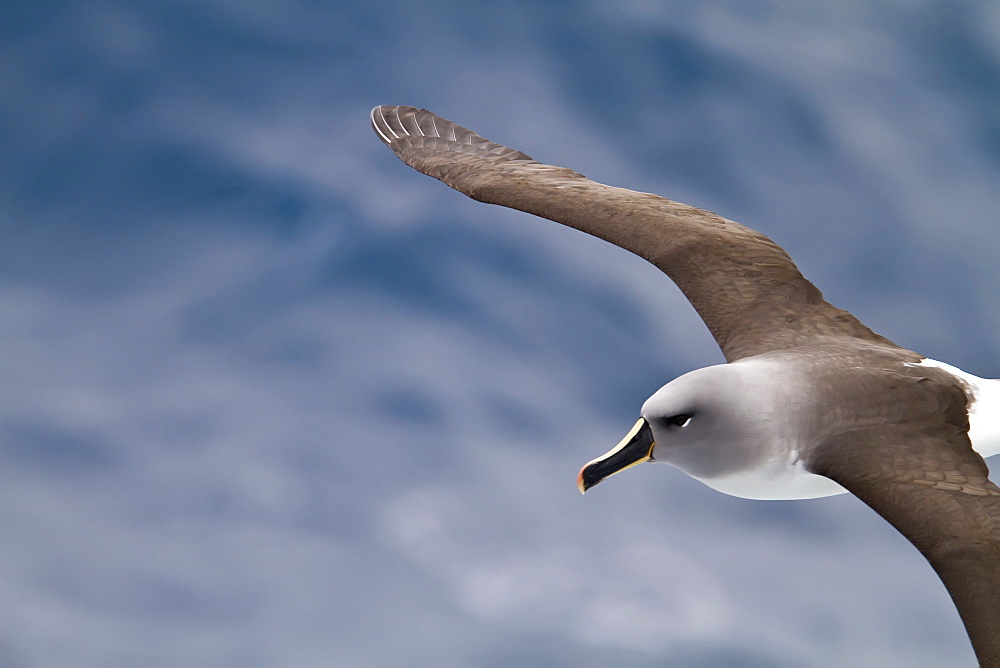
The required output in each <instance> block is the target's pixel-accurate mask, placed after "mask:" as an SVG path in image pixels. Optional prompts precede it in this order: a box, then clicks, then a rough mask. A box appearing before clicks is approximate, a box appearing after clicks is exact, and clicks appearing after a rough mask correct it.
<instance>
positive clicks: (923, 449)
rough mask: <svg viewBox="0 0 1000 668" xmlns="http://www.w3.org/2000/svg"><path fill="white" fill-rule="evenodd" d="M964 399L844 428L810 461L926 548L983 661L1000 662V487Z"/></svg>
mask: <svg viewBox="0 0 1000 668" xmlns="http://www.w3.org/2000/svg"><path fill="white" fill-rule="evenodd" d="M959 403H960V402H955V404H954V405H952V406H951V407H949V408H950V410H949V411H945V412H943V413H940V414H939V416H940V417H941V419H938V420H937V421H936V422H935V420H929V421H926V422H924V423H920V424H909V425H907V424H895V425H891V426H884V427H870V428H867V429H859V430H856V431H851V432H847V433H845V434H841V435H839V436H836V437H834V438H832V439H830V440H829V441H828V442H826V443H824V444H823V445H822V446H820V448H818V450H817V453H816V458H815V459H814V461H813V462H812V464H811V465H810V469H811V470H813V471H814V472H816V473H820V474H822V475H825V476H827V477H828V478H832V479H833V480H835V481H837V482H838V483H840V484H841V485H842V486H843V487H845V488H846V489H847V490H848V491H850V492H852V493H853V494H855V495H856V496H858V497H859V498H860V499H861V500H862V501H864V502H865V503H866V504H868V505H869V506H871V508H872V509H874V510H875V512H877V513H878V514H879V515H881V516H882V517H884V518H885V519H886V520H888V521H889V522H890V523H891V524H892V525H893V526H894V527H896V529H898V530H899V532H900V533H902V534H903V535H904V536H906V538H907V539H908V540H909V541H910V542H911V543H913V545H914V546H916V548H917V549H918V550H920V552H921V553H923V555H924V556H925V557H926V558H927V560H928V561H929V562H930V564H931V566H932V567H933V568H934V570H935V571H936V572H937V574H938V575H939V576H940V578H941V580H942V582H944V585H945V587H946V588H947V589H948V593H949V594H951V597H952V600H953V601H954V602H955V606H956V607H957V608H958V612H959V614H960V615H961V616H962V621H963V622H964V623H965V628H966V630H967V631H968V633H969V638H970V639H971V640H972V645H973V647H974V649H975V651H976V656H977V658H978V659H979V662H980V664H981V665H983V666H1000V489H998V488H997V486H996V485H995V484H993V483H992V482H990V480H989V479H988V477H987V476H988V474H989V471H988V469H987V467H986V463H985V462H984V461H983V459H982V457H980V456H979V455H978V454H977V453H976V452H975V451H974V450H973V449H972V446H971V444H970V443H969V439H968V436H967V434H966V429H967V424H966V426H965V428H963V425H962V424H961V423H962V422H963V420H964V418H963V417H962V413H961V410H960V409H961V407H960V406H959V405H957V404H959ZM949 413H950V415H949Z"/></svg>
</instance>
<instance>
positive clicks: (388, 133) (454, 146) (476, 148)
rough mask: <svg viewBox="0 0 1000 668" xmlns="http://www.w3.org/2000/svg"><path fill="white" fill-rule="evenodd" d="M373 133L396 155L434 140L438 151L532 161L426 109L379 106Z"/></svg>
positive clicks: (526, 155)
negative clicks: (425, 140)
mask: <svg viewBox="0 0 1000 668" xmlns="http://www.w3.org/2000/svg"><path fill="white" fill-rule="evenodd" d="M369 117H370V118H371V124H372V129H373V130H375V134H377V135H378V137H379V139H381V140H382V142H383V143H384V144H385V145H386V146H388V147H389V148H391V149H392V150H393V151H395V152H396V153H397V154H398V153H399V151H400V150H401V149H402V148H404V147H412V146H414V145H416V144H413V143H412V142H413V141H423V140H422V139H417V138H424V137H427V138H434V139H438V140H442V141H439V142H438V143H436V144H432V145H436V146H438V147H443V146H447V147H449V148H450V149H451V150H454V151H456V152H459V153H474V154H478V155H481V156H488V155H491V156H492V157H495V158H500V159H504V160H525V161H532V162H533V159H532V157H531V156H529V155H528V154H526V153H523V152H521V151H516V150H514V149H512V148H509V147H507V146H504V145H503V144H498V143H496V142H493V141H490V140H489V139H486V138H485V137H482V136H481V135H479V134H477V133H475V132H473V131H472V130H469V129H468V128H465V127H462V126H461V125H458V124H457V123H455V122H453V121H449V120H448V119H446V118H443V117H441V116H438V115H436V114H434V113H433V112H430V111H427V110H426V109H418V108H417V107H410V106H405V105H399V106H397V105H386V104H383V105H378V106H376V107H374V108H373V109H372V110H371V113H370V114H369Z"/></svg>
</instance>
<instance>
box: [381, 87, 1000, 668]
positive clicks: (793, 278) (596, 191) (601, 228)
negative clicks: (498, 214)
mask: <svg viewBox="0 0 1000 668" xmlns="http://www.w3.org/2000/svg"><path fill="white" fill-rule="evenodd" d="M371 121H372V127H373V128H374V129H375V132H376V133H377V134H378V136H379V138H380V139H381V140H382V141H383V142H385V143H386V144H387V145H388V146H389V148H391V149H392V150H393V151H394V152H395V153H396V155H397V156H399V158H400V159H401V160H402V161H403V162H405V163H406V164H407V165H409V166H410V167H413V168H414V169H416V170H418V171H420V172H423V173H424V174H427V175H429V176H433V177H434V178H436V179H439V180H440V181H443V182H444V183H446V184H447V185H449V186H451V187H452V188H454V189H455V190H458V191H459V192H462V193H464V194H466V195H468V196H469V197H471V198H472V199H475V200H479V201H481V202H487V203H489V204H499V205H501V206H506V207H510V208H513V209H519V210H521V211H526V212H528V213H532V214H535V215H537V216H541V217H543V218H548V219H550V220H554V221H556V222H557V223H562V224H563V225H567V226H569V227H573V228H576V229H578V230H581V231H583V232H586V233H588V234H592V235H594V236H595V237H599V238H601V239H604V240H605V241H609V242H611V243H613V244H615V245H616V246H620V247H622V248H624V249H626V250H628V251H631V252H633V253H635V254H636V255H638V256H639V257H641V258H643V259H645V260H647V261H649V262H651V263H652V264H654V265H655V266H656V267H658V268H659V269H660V270H662V271H663V272H664V273H665V274H666V275H667V276H669V277H670V278H671V279H672V280H673V281H674V283H676V284H677V285H678V287H680V289H681V290H682V291H683V293H684V295H685V296H686V297H687V298H688V300H689V301H690V302H691V304H692V305H693V306H694V308H695V309H696V310H697V312H698V314H699V315H700V316H701V318H702V320H704V321H705V324H706V325H708V329H709V330H710V331H711V333H712V336H714V337H715V340H716V342H717V343H718V344H719V347H720V348H721V349H722V352H723V354H724V355H725V358H726V361H727V362H728V363H727V364H720V365H717V366H711V367H707V368H704V369H698V370H696V371H692V372H691V373H688V374H685V375H683V376H681V377H680V378H677V379H676V380H673V381H671V382H670V383H667V384H666V385H664V386H663V387H662V388H660V389H659V390H658V391H657V392H656V393H655V394H653V396H651V397H650V398H649V399H648V400H647V401H646V402H645V403H644V404H643V406H642V410H641V412H640V415H641V417H640V418H639V421H638V422H636V424H635V426H634V427H633V428H632V430H631V431H630V432H629V433H628V435H626V436H625V438H624V439H623V440H622V441H621V442H620V443H619V444H618V445H617V446H616V447H614V448H612V449H611V451H610V452H608V453H607V454H605V455H603V456H601V457H598V458H597V459H594V460H592V461H590V462H588V463H587V464H586V465H585V466H584V467H583V468H582V469H581V470H580V474H579V476H578V485H579V488H580V491H581V492H584V491H586V490H587V489H589V488H590V487H593V486H594V485H596V484H597V483H598V482H600V481H601V480H603V479H605V478H607V477H608V476H611V475H614V474H615V473H618V472H620V471H622V470H624V469H626V468H629V467H631V466H633V465H635V464H639V463H641V462H647V461H660V462H666V463H668V464H672V465H673V466H676V467H677V468H679V469H680V470H682V471H684V472H685V473H687V474H688V475H690V476H692V477H693V478H696V479H698V480H700V481H702V482H704V483H705V484H707V485H709V486H710V487H713V488H714V489H717V490H719V491H721V492H724V493H726V494H731V495H734V496H739V497H744V498H752V499H807V498H815V497H821V496H829V495H833V494H839V493H841V492H844V491H848V492H851V493H853V494H854V495H856V496H857V497H858V498H860V499H861V500H862V501H864V502H865V503H866V504H868V505H869V506H871V508H873V509H874V510H875V511H876V512H877V513H879V514H880V515H881V516H882V517H884V518H885V519H886V520H888V521H889V522H890V523H891V524H892V525H893V526H894V527H896V529H898V530H899V531H900V532H901V533H902V534H903V535H904V536H906V538H907V539H908V540H909V541H910V542H911V543H913V545H914V546H916V548H917V549H918V550H920V552H921V553H923V555H924V556H925V557H926V558H927V560H928V561H929V562H930V564H931V566H933V568H934V570H935V571H937V573H938V575H939V576H940V577H941V580H942V581H943V582H944V584H945V586H946V587H947V588H948V592H949V593H950V594H951V597H952V599H953V600H954V602H955V605H956V607H957V608H958V611H959V614H961V616H962V620H963V622H964V623H965V628H966V630H967V631H968V633H969V637H970V639H971V641H972V645H973V647H974V649H975V652H976V656H977V658H978V660H979V662H980V663H981V664H982V665H984V666H1000V488H998V487H997V486H996V485H995V484H994V483H993V482H991V481H990V480H989V477H988V476H989V471H988V469H987V467H986V463H985V462H984V461H983V457H988V456H990V455H993V454H997V453H998V452H1000V380H987V379H982V378H977V377H976V376H973V375H971V374H968V373H965V372H963V371H961V370H960V369H957V368H955V367H953V366H950V365H947V364H944V363H941V362H936V361H933V360H930V359H928V358H926V357H924V356H923V355H920V354H918V353H915V352H913V351H910V350H906V349H904V348H900V347H899V346H897V345H895V344H894V343H893V342H892V341H890V340H888V339H887V338H885V337H884V336H880V335H878V334H876V333H875V332H873V331H872V330H870V329H868V327H866V326H865V325H863V324H862V323H861V322H860V321H859V320H858V319H857V318H855V317H854V316H853V315H851V314H850V313H848V312H847V311H844V310H842V309H839V308H837V307H835V306H833V305H832V304H830V303H829V302H827V301H826V300H824V299H823V295H822V293H821V292H820V291H819V290H818V289H817V288H816V287H815V286H814V285H813V284H812V283H810V282H809V281H807V280H806V279H805V278H804V277H803V276H802V274H801V273H800V272H799V270H798V268H797V267H796V266H795V263H794V262H792V259H791V258H790V257H789V256H788V254H787V253H786V252H785V251H784V250H783V249H782V248H781V247H780V246H778V245H777V244H776V243H774V242H773V241H771V240H770V239H768V238H767V237H766V236H764V235H763V234H760V233H759V232H756V231H754V230H751V229H749V228H747V227H745V226H743V225H740V224H739V223H735V222H733V221H730V220H726V219H725V218H722V217H720V216H717V215H715V214H713V213H710V212H708V211H704V210H702V209H697V208H694V207H691V206H687V205H685V204H680V203H678V202H673V201H671V200H668V199H665V198H663V197H659V196H657V195H651V194H648V193H639V192H635V191H632V190H626V189H623V188H614V187H611V186H606V185H603V184H600V183H596V182H594V181H591V180H590V179H587V178H585V177H583V176H581V175H580V174H577V173H576V172H574V171H572V170H570V169H566V168H564V167H555V166H552V165H547V164H543V163H540V162H537V161H535V160H533V159H532V158H531V157H529V156H528V155H526V154H524V153H522V152H520V151H516V150H514V149H511V148H507V147H506V146H502V145H500V144H496V143H494V142H492V141H489V140H488V139H485V138H483V137H480V136H479V135H477V134H476V133H475V132H472V131H471V130H468V129H466V128H463V127H461V126H459V125H456V124H454V123H452V122H451V121H448V120H445V119H444V118H441V117H440V116H435V115H434V114H432V113H430V112H429V111H426V110H423V109H416V108H414V107H397V106H380V107H376V108H375V109H373V110H372V113H371Z"/></svg>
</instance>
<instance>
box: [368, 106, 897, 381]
mask: <svg viewBox="0 0 1000 668" xmlns="http://www.w3.org/2000/svg"><path fill="white" fill-rule="evenodd" d="M371 119H372V127H373V128H374V129H375V132H376V133H377V134H378V135H379V137H380V138H381V139H382V141H383V142H385V143H386V144H387V145H388V146H389V147H390V148H391V149H392V150H393V151H394V152H395V153H396V155H398V156H399V158H400V159H401V160H402V161H403V162H405V163H406V164H408V165H410V166H411V167H413V168H414V169H416V170H418V171H420V172H423V173H424V174H428V175H429V176H433V177H434V178H436V179H439V180H441V181H443V182H444V183H446V184H448V185H449V186H451V187H452V188H454V189H456V190H458V191H459V192H462V193H464V194H466V195H468V196H469V197H471V198H473V199H476V200H479V201H481V202H487V203H490V204H499V205H502V206H507V207H510V208H513V209H519V210H521V211H526V212H528V213H533V214H535V215H537V216H541V217H543V218H549V219H551V220H554V221H556V222H558V223H562V224H564V225H568V226H569V227H574V228H576V229H578V230H581V231H583V232H587V233H588V234H592V235H594V236H596V237H599V238H601V239H604V240H605V241H609V242H611V243H613V244H615V245H616V246H620V247H622V248H624V249H626V250H629V251H631V252H633V253H635V254H636V255H638V256H640V257H642V258H644V259H646V260H648V261H649V262H651V263H653V264H654V265H656V266H657V267H659V268H660V269H661V270H662V271H663V272H664V273H666V274H667V275H668V276H669V277H670V278H671V279H673V281H674V282H675V283H676V284H677V285H678V287H680V289H681V290H682V291H683V292H684V295H685V296H686V297H687V298H688V300H689V301H690V302H691V303H692V304H693V305H694V307H695V309H696V310H697V311H698V314H699V315H700V316H701V318H702V320H704V321H705V324H706V325H708V328H709V330H710V331H711V332H712V335H713V336H714V337H715V340H716V342H718V344H719V347H720V348H722V352H723V353H724V354H725V356H726V359H727V360H729V361H730V362H732V361H734V360H737V359H740V358H743V357H749V356H751V355H757V354H760V353H764V352H769V351H772V350H780V349H784V348H790V347H793V346H797V345H802V344H807V343H810V342H815V341H816V340H817V338H820V337H831V336H832V337H855V338H861V339H865V340H869V341H872V342H876V343H881V344H885V345H892V342H890V341H889V340H887V339H885V338H884V337H882V336H879V335H878V334H875V333H874V332H872V331H871V330H870V329H868V328H867V327H865V326H864V325H863V324H861V323H860V322H859V321H858V320H857V319H856V318H855V317H854V316H853V315H851V314H850V313H848V312H847V311H844V310H841V309H839V308H836V307H834V306H832V305H831V304H830V303H828V302H827V301H825V300H824V299H823V295H822V293H821V292H820V291H819V290H818V289H817V288H816V287H815V286H814V285H813V284H812V283H810V282H809V281H807V280H806V279H805V278H803V276H802V274H801V273H800V272H799V270H798V268H797V267H796V266H795V263H794V262H792V259H791V258H790V257H789V256H788V254H787V253H786V252H785V251H784V250H783V249H782V248H781V247H780V246H778V245H777V244H776V243H774V242H773V241H771V240H770V239H768V238H767V237H766V236H764V235H763V234H760V233H759V232H755V231H754V230H751V229H749V228H747V227H745V226H743V225H740V224H739V223H735V222H733V221H730V220H726V219H725V218H722V217H720V216H717V215H715V214H714V213H711V212H709V211H704V210H702V209H696V208H694V207H691V206H687V205H685V204H679V203H677V202H673V201H671V200H668V199H665V198H663V197H659V196H657V195H651V194H648V193H639V192H635V191H632V190H626V189H623V188H614V187H611V186H606V185H603V184H600V183H597V182H595V181H591V180H590V179H587V178H585V177H583V176H581V175H580V174H577V173H576V172H574V171H572V170H570V169H566V168H564V167H554V166H552V165H546V164H543V163H540V162H536V161H535V160H532V159H531V158H530V157H529V156H528V155H526V154H524V153H522V152H520V151H515V150H513V149H510V148H507V147H506V146H502V145H500V144H496V143H494V142H491V141H489V140H488V139H484V138H483V137H480V136H479V135H477V134H476V133H475V132H472V131H471V130H468V129H466V128H463V127H461V126H459V125H456V124H454V123H452V122H451V121H448V120H445V119H443V118H441V117H440V116H435V115H434V114H432V113H431V112H429V111H426V110H422V109H415V108H413V107H394V106H382V107H375V109H373V110H372V114H371Z"/></svg>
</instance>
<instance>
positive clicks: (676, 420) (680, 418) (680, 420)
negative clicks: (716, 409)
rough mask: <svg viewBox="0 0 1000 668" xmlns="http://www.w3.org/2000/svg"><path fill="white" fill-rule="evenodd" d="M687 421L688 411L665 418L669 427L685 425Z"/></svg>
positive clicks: (689, 419) (688, 417)
mask: <svg viewBox="0 0 1000 668" xmlns="http://www.w3.org/2000/svg"><path fill="white" fill-rule="evenodd" d="M689 422H691V415H689V414H688V413H679V414H677V415H672V416H670V417H668V418H667V424H668V425H669V426H671V427H686V426H687V425H688V423H689Z"/></svg>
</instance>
